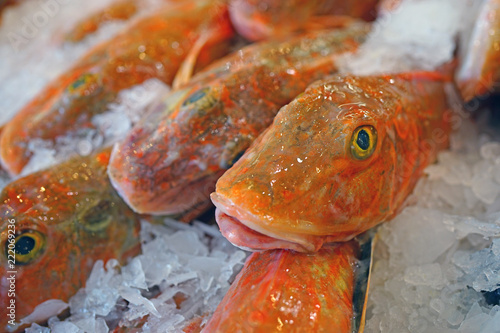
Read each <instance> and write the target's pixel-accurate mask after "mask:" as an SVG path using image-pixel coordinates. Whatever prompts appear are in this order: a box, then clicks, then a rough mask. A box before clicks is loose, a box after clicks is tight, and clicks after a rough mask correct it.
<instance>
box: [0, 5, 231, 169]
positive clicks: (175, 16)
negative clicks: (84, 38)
mask: <svg viewBox="0 0 500 333" xmlns="http://www.w3.org/2000/svg"><path fill="white" fill-rule="evenodd" d="M232 36H233V29H232V27H231V26H230V22H229V17H228V13H227V7H226V5H225V4H224V3H221V2H219V1H208V0H200V1H188V2H185V3H180V4H178V5H168V6H165V7H162V9H161V10H158V11H157V12H156V13H154V14H152V15H150V16H147V17H144V18H142V19H141V20H139V21H137V22H135V24H132V25H130V26H129V27H128V28H127V29H126V30H124V31H123V32H122V33H120V34H118V35H117V36H115V37H114V38H112V39H111V40H109V41H107V42H104V43H102V44H99V45H98V46H96V47H95V48H94V49H92V50H91V51H89V53H87V54H86V55H85V56H84V57H83V58H81V59H80V60H79V61H78V63H77V64H76V65H74V67H73V68H72V69H70V70H69V71H67V72H66V73H64V74H62V75H61V76H59V77H58V78H57V79H55V80H54V81H53V82H52V83H50V84H49V85H48V86H46V87H45V88H44V89H43V90H42V91H41V92H40V93H39V94H38V95H37V96H36V97H35V98H34V99H33V100H32V101H31V102H30V103H28V104H27V105H26V106H25V107H24V108H23V109H21V110H20V111H19V112H18V113H17V114H16V116H14V118H12V119H11V120H10V121H9V122H8V123H7V124H6V125H5V128H4V131H3V132H2V135H1V137H0V162H1V163H2V165H3V167H4V168H5V169H6V170H7V171H8V172H9V173H10V174H11V175H13V176H14V175H17V174H19V173H20V172H21V171H22V169H23V168H24V167H25V166H26V164H27V163H28V162H29V160H30V158H31V156H32V155H33V152H32V150H30V143H31V142H34V141H36V140H39V141H40V140H41V141H43V142H46V143H48V144H49V145H51V147H54V149H58V146H57V145H58V142H59V141H58V140H61V138H86V137H88V136H89V135H91V134H92V133H94V132H96V131H97V129H96V128H97V126H96V124H95V123H94V122H93V119H94V117H95V116H96V115H100V114H102V113H104V112H106V111H108V110H109V105H110V103H114V102H116V101H117V98H118V94H119V92H120V91H122V90H124V89H128V88H131V87H133V86H135V85H138V84H141V83H143V82H145V81H146V80H148V79H152V78H155V79H158V80H160V81H162V82H163V83H165V84H171V83H172V81H173V80H174V77H175V75H176V73H177V70H178V69H179V67H180V66H181V64H183V61H184V60H185V59H186V58H187V57H189V52H190V50H191V49H193V48H194V46H195V45H197V43H199V41H200V40H201V41H203V45H204V47H197V48H196V49H197V50H199V51H200V53H199V55H200V56H199V57H197V61H196V64H194V63H191V67H192V68H193V70H199V69H200V68H201V67H203V66H205V65H207V64H208V63H209V62H211V61H213V60H214V59H215V58H219V57H220V56H221V55H222V54H225V53H226V52H228V50H229V39H230V38H231V37H232ZM188 67H189V66H188ZM187 72H189V71H187ZM184 80H185V79H184ZM92 131H94V132H92ZM63 142H64V140H63ZM97 149H98V148H96V149H94V151H96V150H97Z"/></svg>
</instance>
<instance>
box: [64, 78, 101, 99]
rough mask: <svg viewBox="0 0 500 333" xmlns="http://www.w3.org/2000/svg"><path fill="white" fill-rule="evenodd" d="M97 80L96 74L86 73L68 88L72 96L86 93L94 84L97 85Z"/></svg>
mask: <svg viewBox="0 0 500 333" xmlns="http://www.w3.org/2000/svg"><path fill="white" fill-rule="evenodd" d="M96 78H97V75H96V74H89V73H85V74H83V75H81V76H80V77H78V79H76V80H75V81H74V82H73V83H72V84H71V85H69V86H68V91H69V92H70V93H72V94H73V93H75V92H78V93H84V92H85V91H86V90H87V89H88V88H89V86H90V85H91V84H92V83H95V81H96Z"/></svg>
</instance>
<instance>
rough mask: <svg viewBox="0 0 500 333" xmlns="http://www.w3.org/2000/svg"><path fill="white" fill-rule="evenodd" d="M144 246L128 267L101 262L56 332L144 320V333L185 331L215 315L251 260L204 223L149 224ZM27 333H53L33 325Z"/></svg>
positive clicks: (52, 322) (128, 324)
mask: <svg viewBox="0 0 500 333" xmlns="http://www.w3.org/2000/svg"><path fill="white" fill-rule="evenodd" d="M141 242H142V254H140V255H139V256H137V257H135V258H133V259H132V260H131V261H130V262H129V263H128V264H127V265H125V266H120V265H119V263H118V262H117V261H116V260H110V261H108V262H107V263H106V265H104V263H103V262H102V261H97V262H96V263H95V265H94V268H93V270H92V273H91V274H90V277H89V278H88V280H87V283H86V286H85V288H82V289H80V290H79V291H78V292H77V294H76V295H75V296H73V297H72V298H71V299H70V301H69V307H70V312H71V316H70V317H69V318H67V319H66V320H65V321H59V319H57V317H52V318H51V319H49V321H48V325H49V328H50V329H51V331H52V332H54V333H57V332H75V333H76V332H79V333H80V332H108V329H109V327H114V326H115V325H119V326H124V327H133V326H135V325H137V324H139V323H140V321H141V320H143V321H144V323H143V326H142V327H143V331H144V332H177V331H180V330H181V329H182V327H184V326H185V325H186V321H187V320H190V319H193V318H194V317H196V316H204V315H207V314H211V313H212V312H213V311H215V308H216V307H217V305H218V303H219V302H220V300H221V299H222V297H223V296H224V295H225V293H226V291H227V289H228V288H229V285H230V282H231V281H232V279H233V278H234V274H235V272H237V271H239V269H241V267H242V265H243V262H244V260H245V258H246V253H245V252H243V251H241V250H238V249H236V248H234V246H232V245H231V244H230V243H229V242H228V241H227V240H226V239H225V238H223V237H222V235H221V234H220V233H219V231H218V229H217V228H216V227H214V226H208V225H206V224H202V223H199V222H197V223H195V224H194V225H193V226H190V225H185V224H182V223H180V222H176V221H173V220H167V221H166V223H165V224H163V225H158V224H150V223H148V222H146V221H143V222H142V230H141ZM56 309H57V310H59V308H56ZM48 311H50V309H49V310H48ZM26 332H28V333H30V332H31V333H34V332H49V331H47V328H41V326H39V325H37V324H33V325H32V326H31V327H30V328H28V329H27V331H26Z"/></svg>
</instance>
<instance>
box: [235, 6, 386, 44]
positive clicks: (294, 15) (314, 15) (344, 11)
mask: <svg viewBox="0 0 500 333" xmlns="http://www.w3.org/2000/svg"><path fill="white" fill-rule="evenodd" d="M377 2H378V0H354V1H343V0H290V1H276V0H233V1H231V3H230V6H229V14H230V16H231V20H232V22H233V25H234V27H235V29H236V30H237V31H238V33H239V34H241V35H242V36H244V37H245V38H247V39H249V40H252V41H257V40H263V39H267V38H276V37H279V36H285V35H288V34H290V33H291V32H293V31H298V30H301V29H307V28H311V27H314V26H319V27H321V26H324V27H328V26H329V24H330V23H332V22H331V17H330V15H347V16H351V17H358V18H363V19H365V20H373V19H374V18H375V13H376V10H375V8H376V4H377ZM318 21H320V22H318Z"/></svg>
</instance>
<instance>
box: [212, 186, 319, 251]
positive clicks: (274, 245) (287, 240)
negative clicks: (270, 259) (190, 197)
mask: <svg viewBox="0 0 500 333" xmlns="http://www.w3.org/2000/svg"><path fill="white" fill-rule="evenodd" d="M210 198H211V199H212V202H213V204H214V205H215V207H216V210H215V219H216V221H217V224H218V225H219V229H220V231H221V233H222V235H223V236H224V237H225V238H226V239H227V240H228V241H229V242H231V243H232V244H233V245H235V246H237V247H239V248H241V249H243V250H247V251H265V250H271V249H289V250H294V251H298V252H316V251H318V250H319V249H320V248H321V246H322V245H323V243H324V242H325V238H324V237H321V236H313V235H303V234H298V233H293V232H285V231H273V230H272V229H271V228H265V227H263V224H264V223H262V221H261V219H259V218H258V217H256V216H254V215H252V214H251V213H249V212H248V211H246V210H244V209H242V208H240V207H238V206H237V205H235V204H234V203H233V202H232V201H231V200H229V199H227V198H225V197H223V196H221V195H220V194H218V193H217V192H215V193H212V194H211V195H210Z"/></svg>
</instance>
